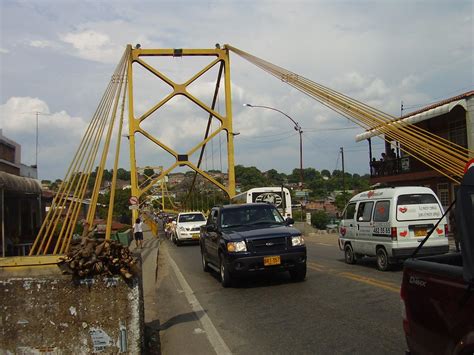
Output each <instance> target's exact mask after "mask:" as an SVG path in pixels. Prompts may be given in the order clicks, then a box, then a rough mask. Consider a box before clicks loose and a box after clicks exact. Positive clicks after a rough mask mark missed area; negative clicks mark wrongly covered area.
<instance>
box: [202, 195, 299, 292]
mask: <svg viewBox="0 0 474 355" xmlns="http://www.w3.org/2000/svg"><path fill="white" fill-rule="evenodd" d="M293 223H294V220H293V219H292V218H290V217H288V218H286V219H284V218H283V217H282V216H281V214H280V212H279V211H278V210H277V208H276V207H275V206H274V205H272V204H269V203H247V204H243V205H225V206H216V207H214V208H212V210H211V213H210V214H209V218H208V220H207V224H206V225H204V226H202V227H201V238H200V246H201V248H200V249H201V260H202V268H203V270H204V271H205V272H208V271H210V269H213V270H214V271H216V272H218V273H219V274H220V278H221V284H222V286H223V287H229V286H231V285H232V284H233V281H234V280H235V278H238V277H245V276H246V275H250V274H256V273H265V272H284V271H288V272H289V274H290V277H291V279H292V280H294V281H303V280H304V279H305V277H306V245H305V241H304V238H303V236H302V235H301V232H300V231H298V230H297V229H295V228H293V227H292V226H291V225H292V224H293Z"/></svg>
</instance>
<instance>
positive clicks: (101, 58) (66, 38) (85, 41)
mask: <svg viewBox="0 0 474 355" xmlns="http://www.w3.org/2000/svg"><path fill="white" fill-rule="evenodd" d="M60 38H61V40H62V41H63V42H65V43H68V44H71V45H72V46H73V47H74V48H75V49H76V53H77V55H78V56H79V57H81V58H84V59H88V60H94V61H98V62H104V63H108V62H110V61H111V59H112V58H113V60H116V56H114V54H116V52H117V50H116V49H115V48H114V46H113V44H112V43H111V40H110V37H109V36H108V35H107V34H104V33H100V32H96V31H92V30H86V31H80V32H70V33H66V34H63V35H61V36H60Z"/></svg>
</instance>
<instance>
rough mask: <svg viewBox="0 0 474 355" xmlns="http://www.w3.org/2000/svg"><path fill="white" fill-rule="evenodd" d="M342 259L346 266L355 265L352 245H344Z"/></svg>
mask: <svg viewBox="0 0 474 355" xmlns="http://www.w3.org/2000/svg"><path fill="white" fill-rule="evenodd" d="M344 258H345V259H346V263H347V264H355V262H356V257H355V254H354V251H353V250H352V245H350V244H346V246H345V247H344Z"/></svg>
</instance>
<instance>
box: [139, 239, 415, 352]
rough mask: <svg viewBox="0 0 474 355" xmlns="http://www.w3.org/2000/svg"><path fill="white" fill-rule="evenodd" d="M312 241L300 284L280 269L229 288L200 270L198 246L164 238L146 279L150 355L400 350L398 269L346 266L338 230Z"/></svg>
mask: <svg viewBox="0 0 474 355" xmlns="http://www.w3.org/2000/svg"><path fill="white" fill-rule="evenodd" d="M157 242H158V241H155V242H153V243H154V244H150V243H151V242H150V243H149V244H148V245H149V246H151V245H156V243H157ZM306 242H307V248H308V274H307V278H306V280H305V281H304V282H300V283H294V282H292V281H291V280H290V278H289V275H287V274H286V273H284V274H275V275H264V276H257V277H251V278H249V279H246V280H241V281H240V282H238V283H237V284H236V286H235V287H233V288H228V289H224V288H222V287H221V285H220V283H219V276H218V275H217V274H216V273H213V272H211V273H205V272H203V271H202V268H201V261H200V252H199V246H198V245H185V246H181V247H177V246H175V245H174V244H172V243H171V242H170V241H168V240H164V239H161V242H160V243H159V244H160V247H159V250H160V251H159V258H158V268H157V272H156V275H155V282H154V284H153V287H152V285H145V317H146V319H145V321H146V322H147V328H148V329H149V328H150V327H151V328H152V329H154V331H155V333H154V335H153V338H154V340H155V343H156V344H155V345H153V344H152V345H151V347H150V348H149V351H148V352H149V353H160V352H159V351H158V348H160V349H161V353H162V354H186V353H193V354H212V353H219V354H220V353H225V352H231V353H234V354H288V353H291V354H308V353H312V354H328V353H331V354H335V353H336V354H349V353H350V354H354V353H356V354H362V353H364V354H367V353H373V354H382V353H383V354H401V353H403V352H404V350H405V349H406V345H405V339H404V335H403V329H402V320H401V311H400V297H399V286H400V283H401V277H402V273H401V268H398V269H396V270H394V271H389V272H385V273H382V272H380V271H377V270H376V269H375V260H374V259H370V258H367V259H364V260H362V261H361V262H359V263H358V264H357V265H347V264H345V263H344V260H343V254H342V252H340V251H339V249H338V247H337V237H336V236H335V235H310V236H307V237H306ZM144 253H145V252H142V255H143V254H144ZM152 254H153V253H151V255H152ZM150 283H152V281H150ZM147 289H148V291H147ZM158 336H159V339H158ZM158 343H160V344H158Z"/></svg>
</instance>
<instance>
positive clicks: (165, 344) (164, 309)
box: [130, 224, 215, 355]
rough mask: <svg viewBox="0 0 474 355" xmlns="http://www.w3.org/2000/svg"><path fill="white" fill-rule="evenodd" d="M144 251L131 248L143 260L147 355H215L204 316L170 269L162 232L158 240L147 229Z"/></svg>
mask: <svg viewBox="0 0 474 355" xmlns="http://www.w3.org/2000/svg"><path fill="white" fill-rule="evenodd" d="M143 239H144V243H143V248H142V249H140V248H139V249H137V248H136V246H135V241H133V242H132V244H131V245H130V250H132V251H133V252H134V253H135V255H140V257H141V259H142V279H143V295H144V308H145V344H144V345H145V350H144V353H145V354H152V355H154V354H178V355H179V354H213V353H215V351H214V350H213V347H212V346H211V344H210V342H209V340H208V337H207V336H206V332H205V331H203V326H202V324H201V320H200V319H201V318H202V316H203V314H197V313H196V312H194V311H193V306H192V305H191V304H190V303H189V301H188V299H187V298H186V296H185V293H184V291H183V288H182V286H181V285H180V282H179V279H178V276H177V275H176V273H175V272H174V271H173V268H171V267H170V260H169V259H168V258H169V254H168V253H167V252H166V250H165V249H166V248H168V247H169V246H171V244H170V243H169V242H168V241H167V240H165V239H164V236H163V231H162V230H161V229H159V230H158V237H155V236H154V235H153V233H152V230H151V228H150V227H149V226H148V225H146V224H145V225H144V230H143Z"/></svg>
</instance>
